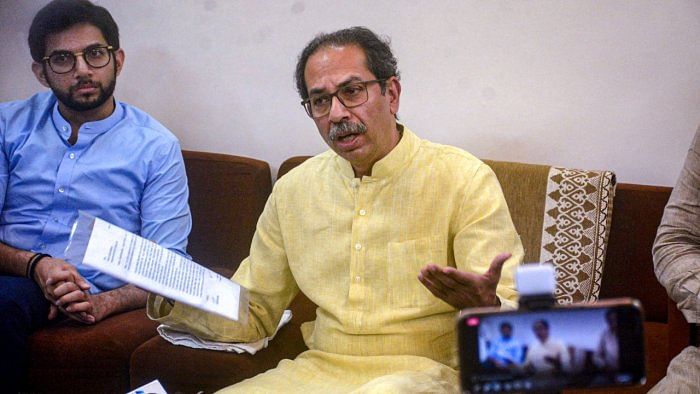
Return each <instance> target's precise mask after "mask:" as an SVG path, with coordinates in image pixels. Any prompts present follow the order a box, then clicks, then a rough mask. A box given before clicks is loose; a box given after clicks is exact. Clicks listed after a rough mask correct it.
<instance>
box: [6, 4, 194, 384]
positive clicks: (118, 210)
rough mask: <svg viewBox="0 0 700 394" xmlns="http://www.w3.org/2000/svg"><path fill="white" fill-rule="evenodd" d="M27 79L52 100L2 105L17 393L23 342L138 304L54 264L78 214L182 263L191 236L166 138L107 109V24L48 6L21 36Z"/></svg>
mask: <svg viewBox="0 0 700 394" xmlns="http://www.w3.org/2000/svg"><path fill="white" fill-rule="evenodd" d="M29 46H30V51H31V54H32V58H33V59H34V63H33V64H32V71H33V72H34V74H35V75H36V77H37V79H38V80H39V82H41V84H42V85H44V86H46V87H48V88H50V89H51V92H44V93H38V94H36V95H34V96H32V97H31V98H29V99H28V100H25V101H15V102H9V103H3V104H0V349H1V352H2V353H1V354H0V360H1V361H0V381H1V382H3V383H4V384H9V387H4V388H3V389H8V390H9V391H16V389H17V382H18V380H19V379H21V377H22V374H23V372H24V368H25V363H26V346H27V338H28V336H29V334H31V332H32V331H34V330H36V329H37V328H40V327H42V326H44V325H46V324H48V323H49V321H50V320H52V319H54V318H56V317H57V316H59V315H65V316H67V317H70V318H72V319H75V320H78V321H80V322H83V323H85V324H94V323H97V322H99V321H100V320H102V319H104V318H106V317H107V316H110V315H112V314H116V313H120V312H125V311H128V310H132V309H136V308H140V307H142V306H144V305H145V301H146V292H144V291H143V290H141V289H138V288H136V287H134V286H132V285H129V284H126V283H124V282H122V281H119V280H117V279H115V278H112V277H110V276H108V275H105V274H102V273H100V272H98V271H95V270H92V269H90V268H87V267H85V266H80V265H78V266H74V265H73V264H72V263H75V262H66V261H64V260H63V258H62V257H63V254H64V250H65V247H66V245H67V243H68V239H69V235H70V230H71V226H72V224H73V222H74V221H75V220H76V218H77V216H78V211H79V210H81V211H85V212H87V213H89V214H91V215H93V216H96V217H99V218H101V219H104V220H106V221H108V222H111V223H114V224H116V225H117V226H120V227H122V228H125V229H127V230H129V231H132V232H134V233H137V234H140V235H141V236H143V237H145V238H148V239H150V240H152V241H154V242H156V243H158V244H160V245H161V246H164V247H166V248H169V249H171V250H173V251H175V252H177V253H179V254H181V255H185V256H186V251H185V248H186V245H187V236H188V234H189V231H190V229H191V217H190V210H189V207H188V204H187V199H188V189H187V178H186V176H185V167H184V163H183V159H182V154H181V152H180V145H179V143H178V141H177V139H176V137H175V136H174V135H173V134H172V133H170V132H169V131H168V130H167V129H166V128H165V127H164V126H163V125H161V124H160V123H158V122H157V121H156V120H155V119H153V118H152V117H150V116H149V115H148V114H146V113H144V112H142V111H141V110H139V109H137V108H134V107H132V106H130V105H127V104H124V103H121V102H118V101H115V99H114V97H113V91H114V87H115V83H116V77H117V75H119V73H120V72H121V69H122V67H123V64H124V51H123V50H122V49H121V48H120V47H119V33H118V28H117V25H116V23H115V22H114V20H113V19H112V17H111V15H110V14H109V12H108V11H107V10H106V9H104V8H102V7H98V6H95V5H93V4H92V3H90V2H89V1H86V0H56V1H53V2H51V3H50V4H48V5H47V6H45V7H44V8H42V9H41V10H40V11H39V12H38V13H37V15H36V16H35V18H34V21H33V22H32V26H31V28H30V31H29Z"/></svg>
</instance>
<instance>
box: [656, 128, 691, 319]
mask: <svg viewBox="0 0 700 394" xmlns="http://www.w3.org/2000/svg"><path fill="white" fill-rule="evenodd" d="M653 253H654V270H655V272H656V276H657V277H658V278H659V281H660V282H661V284H662V285H664V287H666V291H667V292H668V294H669V297H671V299H673V300H674V301H675V302H676V303H677V304H678V309H679V310H680V311H681V312H682V313H683V315H684V316H685V318H686V319H687V320H688V321H689V322H690V323H699V322H700V301H699V299H700V128H699V129H698V131H697V132H696V133H695V137H694V138H693V143H692V145H691V147H690V149H689V151H688V155H687V157H686V159H685V163H684V165H683V169H682V170H681V174H680V176H679V178H678V181H677V183H676V187H675V188H674V189H673V192H672V193H671V198H670V199H669V201H668V204H667V205H666V209H665V210H664V215H663V218H662V219H661V225H660V226H659V230H658V232H657V234H656V240H655V241H654V248H653Z"/></svg>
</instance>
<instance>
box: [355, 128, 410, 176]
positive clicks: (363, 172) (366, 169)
mask: <svg viewBox="0 0 700 394" xmlns="http://www.w3.org/2000/svg"><path fill="white" fill-rule="evenodd" d="M394 128H395V130H396V134H395V137H394V141H393V142H392V143H391V149H389V151H388V152H386V154H385V155H384V156H382V157H381V158H379V160H381V159H383V158H385V157H386V155H388V154H389V153H390V152H391V151H392V150H394V148H396V146H397V145H398V144H399V142H400V141H401V138H402V137H403V125H401V124H399V123H396V124H394ZM379 160H377V161H379ZM375 163H376V161H375V162H373V163H370V165H368V166H363V167H359V166H356V165H354V164H353V165H352V170H353V172H355V178H362V177H363V176H372V168H373V167H374V164H375Z"/></svg>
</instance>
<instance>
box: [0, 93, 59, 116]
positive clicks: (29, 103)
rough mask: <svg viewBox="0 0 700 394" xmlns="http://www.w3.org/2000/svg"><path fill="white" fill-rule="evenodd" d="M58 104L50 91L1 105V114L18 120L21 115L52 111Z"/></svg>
mask: <svg viewBox="0 0 700 394" xmlns="http://www.w3.org/2000/svg"><path fill="white" fill-rule="evenodd" d="M55 103H56V96H54V95H53V93H51V92H50V91H46V92H39V93H35V94H34V95H32V96H31V97H29V98H26V99H23V100H13V101H6V102H3V103H0V114H2V116H3V117H4V118H11V117H12V118H16V114H20V113H26V114H31V113H39V112H46V111H51V109H52V108H53V106H54V104H55Z"/></svg>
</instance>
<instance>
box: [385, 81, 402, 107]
mask: <svg viewBox="0 0 700 394" xmlns="http://www.w3.org/2000/svg"><path fill="white" fill-rule="evenodd" d="M386 95H387V97H388V98H389V109H390V110H391V114H392V115H396V114H397V113H399V101H400V98H401V82H400V81H399V79H398V78H396V77H391V78H389V80H387V81H386Z"/></svg>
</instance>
